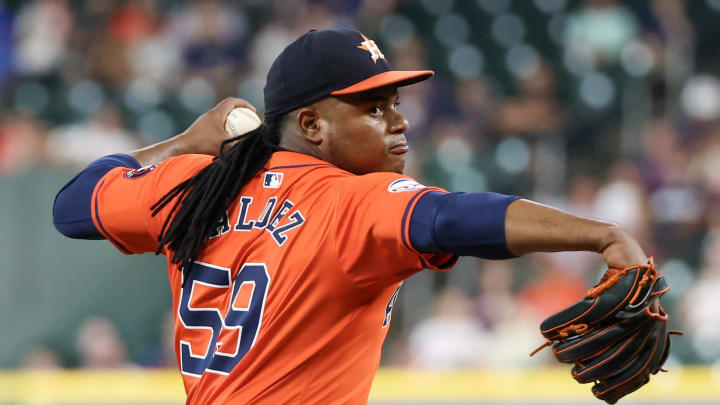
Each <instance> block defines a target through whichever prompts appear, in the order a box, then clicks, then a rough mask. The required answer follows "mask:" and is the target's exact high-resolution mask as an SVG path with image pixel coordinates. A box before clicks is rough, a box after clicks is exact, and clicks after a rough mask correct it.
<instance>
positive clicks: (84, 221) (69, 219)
mask: <svg viewBox="0 0 720 405" xmlns="http://www.w3.org/2000/svg"><path fill="white" fill-rule="evenodd" d="M116 167H129V168H132V169H138V168H140V163H138V161H137V160H135V158H133V157H132V156H130V155H125V154H120V153H118V154H114V155H108V156H103V157H101V158H100V159H97V160H96V161H94V162H92V163H90V164H89V165H88V166H87V167H86V168H85V169H84V170H83V171H81V172H80V173H78V175H77V176H75V177H74V178H73V179H72V180H70V182H69V183H67V184H66V185H65V186H64V187H63V188H62V189H60V191H59V192H58V194H57V195H56V196H55V202H54V203H53V224H54V225H55V229H57V230H58V231H59V232H60V233H61V234H63V235H65V236H67V237H70V238H74V239H105V238H104V237H103V236H102V235H101V234H100V232H98V230H97V229H96V228H95V224H93V220H92V217H91V215H90V201H91V199H92V193H93V190H94V189H95V185H96V184H97V182H98V181H99V180H100V179H101V178H102V177H103V176H104V175H105V174H106V173H107V172H109V171H110V170H112V169H114V168H116Z"/></svg>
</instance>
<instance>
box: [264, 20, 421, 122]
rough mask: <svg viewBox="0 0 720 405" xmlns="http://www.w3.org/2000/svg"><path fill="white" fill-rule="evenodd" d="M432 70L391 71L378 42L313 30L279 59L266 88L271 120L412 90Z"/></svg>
mask: <svg viewBox="0 0 720 405" xmlns="http://www.w3.org/2000/svg"><path fill="white" fill-rule="evenodd" d="M433 74H434V72H433V71H432V70H391V69H390V66H389V65H388V62H387V59H385V55H383V54H382V52H381V51H380V48H378V46H377V44H375V41H373V40H371V39H369V38H368V37H366V36H365V35H363V34H362V33H360V32H358V31H355V30H351V29H347V28H335V29H327V30H320V31H318V30H310V31H309V32H307V33H306V34H304V35H302V36H301V37H300V38H298V39H297V40H295V42H293V43H291V44H290V45H288V46H287V47H286V48H285V49H284V50H283V51H282V52H281V53H280V55H278V57H277V58H275V61H274V62H273V64H272V67H270V71H269V72H268V75H267V82H266V84H265V89H264V93H265V116H266V117H272V116H278V115H281V114H285V113H287V112H290V111H292V110H294V109H296V108H298V107H302V106H305V105H308V104H311V103H313V102H315V101H318V100H320V99H323V98H325V97H328V96H331V95H341V94H351V93H359V92H362V91H366V90H371V89H375V88H378V87H383V86H387V85H391V84H392V85H395V86H407V85H409V84H413V83H417V82H421V81H423V80H425V79H428V78H430V77H431V76H432V75H433Z"/></svg>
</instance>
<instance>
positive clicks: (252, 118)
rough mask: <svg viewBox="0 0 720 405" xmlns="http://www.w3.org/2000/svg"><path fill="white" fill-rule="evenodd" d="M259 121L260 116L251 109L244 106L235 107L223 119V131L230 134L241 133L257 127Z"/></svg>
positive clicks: (236, 134)
mask: <svg viewBox="0 0 720 405" xmlns="http://www.w3.org/2000/svg"><path fill="white" fill-rule="evenodd" d="M260 122H261V121H260V117H258V116H257V114H255V113H254V112H253V110H250V109H248V108H245V107H240V108H235V109H233V110H232V111H230V114H228V116H227V118H226V119H225V132H227V133H228V134H229V135H232V136H238V135H242V134H245V133H248V132H250V131H252V130H253V129H255V128H257V127H259V126H260Z"/></svg>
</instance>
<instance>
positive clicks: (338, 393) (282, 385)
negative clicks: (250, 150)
mask: <svg viewBox="0 0 720 405" xmlns="http://www.w3.org/2000/svg"><path fill="white" fill-rule="evenodd" d="M211 161H212V158H211V157H210V156H204V155H183V156H178V157H174V158H170V159H167V160H166V161H164V162H163V163H162V164H160V165H155V166H150V167H146V168H142V169H136V170H131V169H127V168H115V169H113V170H111V171H110V172H108V173H107V174H106V175H105V176H104V177H103V178H102V179H101V180H100V181H99V182H98V184H97V186H96V187H95V190H94V192H93V197H92V206H91V209H92V215H93V221H94V223H95V226H96V227H97V228H98V230H99V231H100V232H101V233H102V234H103V235H104V236H105V237H106V238H107V239H108V240H110V241H111V242H112V243H113V244H114V245H115V246H116V247H117V248H118V249H119V250H121V251H123V252H124V253H127V254H131V253H143V252H154V251H155V250H156V248H157V246H158V242H157V238H158V234H159V232H160V230H161V228H162V225H163V223H164V221H165V219H166V217H167V215H168V211H170V207H171V206H172V204H170V205H168V206H167V207H166V208H164V209H163V211H162V212H161V213H160V214H159V215H157V216H155V217H152V216H151V215H150V206H151V205H152V204H153V203H154V202H156V201H157V200H158V199H159V198H160V197H162V196H163V195H164V194H165V193H166V192H167V191H169V190H170V189H171V188H172V187H174V186H175V185H176V184H177V183H179V182H181V181H182V180H184V179H186V178H189V177H190V176H192V175H194V174H195V173H197V172H198V171H199V170H201V169H202V168H203V167H205V166H206V165H208V164H209V163H210V162H211ZM266 168H267V169H266V170H264V171H260V172H258V173H257V174H256V175H255V177H254V178H253V179H252V180H251V181H250V182H249V183H248V184H247V185H246V186H245V187H244V188H243V189H242V191H241V192H240V195H238V196H237V197H236V198H235V200H234V201H233V203H232V204H231V205H230V208H229V209H228V211H227V216H226V217H224V218H221V219H219V220H218V224H217V229H216V231H215V233H214V234H213V235H212V236H211V237H210V239H209V240H208V242H207V243H206V245H205V248H204V250H203V251H202V252H201V254H200V256H199V259H198V260H197V261H196V263H195V267H194V268H193V271H192V272H190V275H189V276H188V280H186V282H185V284H184V287H183V280H182V277H183V275H182V272H181V271H178V266H177V265H176V264H173V263H170V261H169V260H168V276H169V281H170V287H171V290H172V294H173V313H174V318H175V333H174V336H175V337H174V339H175V342H174V343H175V344H174V347H175V352H176V356H177V361H178V365H179V367H180V370H181V373H182V377H183V381H184V384H185V390H186V392H187V396H188V399H187V402H188V403H189V404H222V403H232V404H245V403H266V404H283V403H296V404H364V403H366V402H367V399H368V395H369V392H370V386H371V383H372V379H373V376H374V374H375V371H376V370H377V367H378V365H379V362H380V349H381V346H382V343H383V341H384V339H385V336H386V334H387V330H388V326H389V323H390V316H391V310H392V307H393V304H394V301H395V299H396V298H397V292H398V289H399V288H400V284H401V283H402V280H403V279H405V278H407V277H408V276H410V275H412V274H414V273H416V272H418V271H420V270H422V269H424V268H430V269H433V270H447V269H449V268H450V267H451V266H452V265H453V264H454V263H455V261H456V259H457V257H456V256H453V255H449V254H421V253H419V252H417V251H415V250H414V249H413V247H412V246H411V245H410V241H409V237H408V229H409V222H410V221H409V219H410V215H411V214H412V212H413V209H414V207H415V204H416V202H417V201H418V199H419V197H420V196H421V195H423V194H424V193H427V192H429V191H442V190H439V189H437V188H432V187H425V186H423V185H421V184H418V183H417V182H416V181H415V180H413V179H411V178H409V177H407V176H403V175H398V174H394V173H373V174H368V175H364V176H356V175H353V174H351V173H348V172H346V171H343V170H341V169H338V168H337V167H334V166H332V165H331V164H329V163H327V162H325V161H322V160H319V159H316V158H314V157H312V156H308V155H304V154H300V153H295V152H285V151H283V152H276V153H275V154H273V156H272V157H271V159H270V161H269V162H268V163H267V165H266ZM164 253H165V255H166V256H171V253H172V252H168V251H165V252H164Z"/></svg>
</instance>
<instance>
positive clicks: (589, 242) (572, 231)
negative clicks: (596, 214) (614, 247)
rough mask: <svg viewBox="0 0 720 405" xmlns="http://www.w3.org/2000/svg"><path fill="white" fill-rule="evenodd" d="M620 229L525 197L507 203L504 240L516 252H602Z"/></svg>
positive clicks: (619, 233) (521, 253) (619, 234)
mask: <svg viewBox="0 0 720 405" xmlns="http://www.w3.org/2000/svg"><path fill="white" fill-rule="evenodd" d="M622 234H623V231H622V230H621V229H620V228H619V227H617V226H616V225H614V224H612V223H609V222H603V221H596V220H592V219H589V218H583V217H578V216H575V215H572V214H568V213H566V212H563V211H561V210H558V209H556V208H552V207H549V206H547V205H543V204H539V203H536V202H533V201H528V200H524V199H520V200H517V201H515V202H513V203H512V204H510V205H509V206H508V209H507V212H506V215H505V240H506V242H507V247H508V249H509V250H510V252H512V253H513V254H514V255H516V256H522V255H524V254H526V253H532V252H560V251H570V250H584V251H590V252H598V253H602V252H603V251H604V250H605V248H606V247H607V246H609V245H611V244H612V243H613V242H614V241H616V240H618V239H621V237H622Z"/></svg>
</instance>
